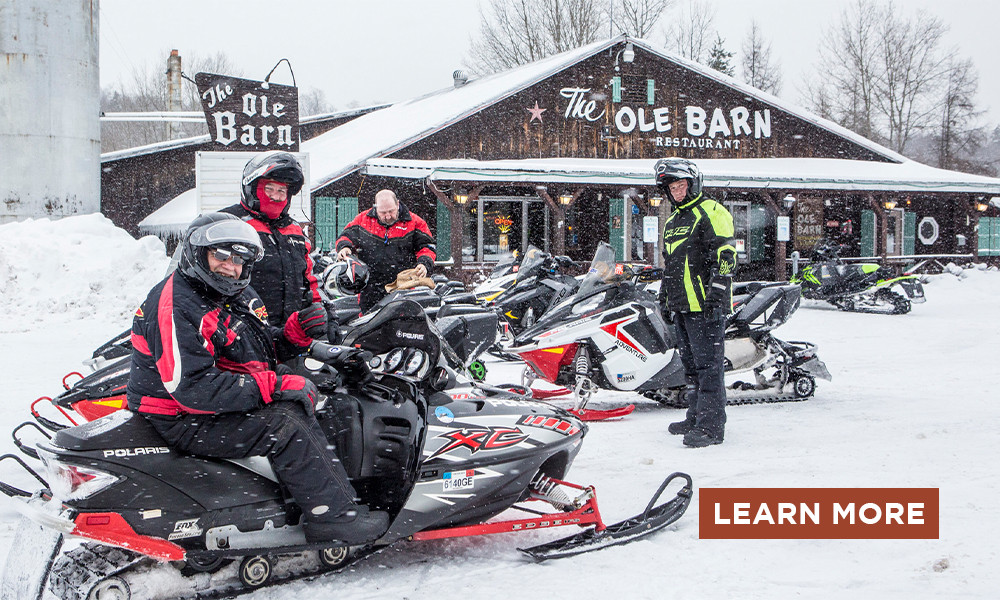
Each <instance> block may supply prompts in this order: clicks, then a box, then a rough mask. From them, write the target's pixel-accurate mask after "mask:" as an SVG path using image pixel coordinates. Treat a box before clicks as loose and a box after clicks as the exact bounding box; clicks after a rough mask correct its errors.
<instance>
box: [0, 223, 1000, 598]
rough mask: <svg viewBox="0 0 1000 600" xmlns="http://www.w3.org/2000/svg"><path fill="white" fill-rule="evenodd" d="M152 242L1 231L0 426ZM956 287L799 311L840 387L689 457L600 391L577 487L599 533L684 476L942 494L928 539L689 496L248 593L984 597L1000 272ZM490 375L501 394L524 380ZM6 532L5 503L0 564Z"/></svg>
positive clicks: (659, 428)
mask: <svg viewBox="0 0 1000 600" xmlns="http://www.w3.org/2000/svg"><path fill="white" fill-rule="evenodd" d="M158 244H159V243H158V242H157V241H156V240H153V239H149V238H147V239H144V240H140V241H139V242H136V241H134V240H131V238H128V236H127V235H125V234H124V232H121V231H120V230H117V229H115V228H113V227H112V226H111V225H110V223H109V222H108V221H107V220H106V219H103V218H102V217H100V216H89V217H77V218H73V219H66V220H64V221H61V222H55V223H49V222H47V221H35V222H30V223H21V224H12V225H5V226H3V227H0V306H3V307H4V310H5V311H6V317H7V318H5V319H4V320H3V321H2V322H0V364H2V365H3V367H2V368H3V377H2V381H3V382H4V384H5V393H6V397H7V401H6V410H5V411H4V412H3V414H2V416H0V430H5V431H6V430H9V429H10V428H12V427H13V426H15V425H17V424H18V423H20V422H22V421H23V420H25V418H26V417H27V408H28V405H29V404H30V402H31V401H32V400H34V399H35V398H36V397H38V396H42V395H53V394H56V393H58V390H59V389H60V385H59V381H60V379H61V378H62V376H63V375H64V374H65V373H67V372H69V371H74V370H80V369H81V368H82V365H81V364H80V361H81V360H82V359H83V358H85V357H87V356H89V355H90V352H91V351H92V350H93V348H95V347H96V346H97V345H99V344H100V343H102V342H104V341H106V340H107V339H108V338H109V337H111V335H112V334H115V333H118V332H120V331H122V330H123V329H125V328H126V327H127V326H128V324H129V322H130V318H131V312H132V310H134V306H135V305H136V303H137V302H138V301H139V300H140V299H141V298H142V297H143V296H144V295H145V292H146V291H147V290H148V288H149V287H150V286H151V285H152V284H153V283H155V282H156V281H158V280H159V278H160V277H161V276H162V273H163V269H164V268H165V266H166V264H167V260H166V258H165V257H164V256H162V246H161V245H158ZM961 275H962V276H961V277H959V276H956V275H952V274H946V275H940V276H934V277H932V278H931V280H930V281H929V282H928V283H927V284H926V286H925V289H926V293H927V297H928V301H927V303H926V304H923V305H916V306H914V309H913V312H912V313H910V314H909V315H905V316H883V315H863V314H846V313H842V312H839V311H836V310H832V309H826V308H823V307H822V306H820V305H817V304H812V303H810V304H809V305H808V306H806V307H804V308H802V309H800V310H799V311H798V312H797V313H796V314H795V315H794V317H793V318H792V319H791V321H790V322H789V323H787V324H786V325H785V326H783V327H782V328H781V329H779V330H778V331H777V335H778V337H781V338H783V339H789V340H796V339H798V340H808V341H812V342H815V343H817V344H818V345H819V348H820V356H821V358H822V359H823V360H824V361H825V362H826V364H827V366H828V367H829V369H830V372H831V373H832V374H833V378H834V379H833V381H832V382H825V381H821V382H819V387H818V391H817V395H816V397H815V398H813V399H811V400H809V401H807V402H799V403H786V404H775V405H755V406H741V407H730V408H729V412H728V414H729V424H728V427H727V431H726V443H725V444H723V445H722V446H717V447H711V448H706V449H699V450H692V449H686V448H684V447H683V446H682V444H681V442H680V438H679V437H675V436H670V435H668V434H667V433H666V426H667V423H669V422H670V421H673V420H676V419H677V418H679V417H680V416H681V413H680V411H676V410H669V409H663V408H659V407H657V406H655V405H653V404H652V403H648V402H646V401H642V400H639V399H637V398H635V397H634V396H632V395H628V394H611V393H603V394H601V395H599V396H598V397H597V402H598V404H599V405H603V406H604V407H609V406H612V405H616V404H618V403H620V402H623V401H632V402H636V403H637V404H638V409H637V410H636V412H635V413H633V414H632V415H630V416H629V417H627V418H626V419H624V420H622V421H619V422H608V423H595V424H593V425H592V426H591V428H590V432H589V434H588V435H587V438H586V440H585V442H584V445H583V449H582V451H581V452H580V454H579V456H578V457H577V459H576V463H575V464H574V467H573V469H572V470H571V472H570V477H569V479H571V480H573V481H576V482H579V483H586V484H593V485H595V486H596V488H597V490H598V496H599V499H600V502H601V507H602V513H603V515H604V517H605V520H606V521H607V522H612V521H616V520H619V519H621V518H625V517H628V516H631V515H632V514H634V513H636V512H639V511H640V510H641V509H642V507H643V506H644V505H645V503H646V501H647V499H648V497H649V495H650V494H651V493H652V492H653V491H654V490H655V488H656V487H657V485H658V484H659V482H660V481H661V480H662V478H663V477H664V476H666V475H667V474H669V473H670V472H672V471H676V470H680V471H685V472H687V473H689V474H691V476H692V477H693V478H694V481H695V486H696V488H699V487H938V488H940V500H941V528H940V539H938V540H699V539H698V507H697V495H696V498H695V501H694V502H693V503H692V506H691V508H690V509H689V511H688V513H687V514H686V515H685V516H684V517H683V518H682V519H681V520H680V521H679V522H678V523H676V524H674V525H672V526H671V527H669V528H668V529H667V530H665V531H663V532H660V533H659V534H657V535H656V536H654V537H651V538H649V539H647V540H644V541H640V542H637V543H634V544H630V545H627V546H623V547H618V548H611V549H608V550H604V551H602V552H598V553H593V554H589V555H583V556H579V557H575V558H572V559H566V560H562V561H553V562H550V563H544V564H540V565H536V564H532V563H530V562H529V561H527V560H526V559H524V558H522V557H521V556H520V555H519V553H518V552H517V551H516V548H517V547H518V546H526V545H531V544H534V543H539V542H541V541H545V540H548V539H552V538H555V537H560V536H562V535H566V534H568V533H567V532H564V531H563V532H560V531H558V530H556V531H551V532H536V533H534V534H528V535H526V536H522V535H516V534H504V535H500V536H493V537H489V538H482V539H462V540H450V541H439V542H425V543H422V544H416V543H412V544H401V545H399V546H397V547H394V548H392V549H389V550H388V551H386V552H383V553H382V554H380V555H377V556H375V557H373V558H371V559H369V560H367V561H364V562H362V563H360V564H358V565H356V566H355V567H354V568H353V569H351V570H350V571H349V572H346V573H342V574H340V575H338V576H336V577H332V578H326V579H321V580H318V581H313V582H310V583H308V584H305V583H293V584H289V585H286V586H284V587H280V588H272V589H269V590H267V591H262V592H258V593H257V594H254V595H251V596H248V597H249V598H272V599H279V600H293V599H294V600H298V599H300V598H314V597H336V598H338V599H339V600H347V599H355V598H407V599H418V598H427V599H430V598H438V597H441V596H449V597H456V596H459V595H472V596H474V597H476V598H477V599H478V600H488V599H493V598H496V599H500V598H508V597H511V596H516V597H521V598H605V597H608V596H610V595H612V594H616V595H618V596H619V597H623V598H624V597H627V598H672V597H679V598H680V597H684V598H698V597H719V598H792V597H797V598H841V597H847V596H850V597H854V598H879V599H885V598H900V599H903V598H944V597H949V598H955V597H962V598H995V597H996V589H997V588H998V587H1000V575H998V571H997V569H996V568H995V562H996V560H997V559H998V556H997V555H998V551H997V548H998V546H997V544H996V539H997V538H998V537H1000V525H998V521H997V519H996V508H995V506H996V498H997V496H998V493H1000V471H998V470H997V468H996V466H995V463H994V462H993V460H994V458H995V456H996V454H997V451H998V449H1000V445H998V443H997V442H998V436H997V433H996V429H995V425H994V424H995V423H996V422H997V420H998V417H1000V406H998V403H997V402H996V400H995V399H996V396H997V392H996V389H995V388H994V387H993V386H994V384H995V383H994V379H995V374H996V373H997V368H996V366H995V365H996V358H997V355H998V352H997V348H998V342H1000V320H998V319H997V318H996V317H995V307H996V306H997V298H1000V273H997V272H995V271H983V270H966V271H964V272H962V273H961ZM489 368H490V372H489V377H488V379H489V380H490V381H493V382H497V383H499V382H502V381H514V380H515V379H516V374H517V372H518V368H517V367H515V366H513V365H504V364H501V363H495V364H490V365H489ZM991 373H992V374H993V375H990V374H991ZM6 444H7V447H6V448H4V449H3V450H4V451H11V450H12V448H13V446H12V445H11V444H10V442H6ZM15 523H16V513H14V511H13V510H11V509H10V508H9V507H8V506H7V505H6V504H4V503H0V560H2V559H3V557H4V556H5V555H6V553H7V551H8V546H9V543H8V542H9V541H10V538H11V536H12V533H13V528H14V526H15Z"/></svg>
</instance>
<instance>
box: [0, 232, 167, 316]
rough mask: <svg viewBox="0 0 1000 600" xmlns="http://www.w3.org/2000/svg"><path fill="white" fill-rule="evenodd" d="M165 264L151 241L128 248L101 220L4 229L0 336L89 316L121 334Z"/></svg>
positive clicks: (128, 241) (129, 242) (129, 240)
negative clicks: (115, 326)
mask: <svg viewBox="0 0 1000 600" xmlns="http://www.w3.org/2000/svg"><path fill="white" fill-rule="evenodd" d="M168 263H169V258H168V257H167V255H166V249H165V248H164V246H163V243H162V242H161V241H160V240H159V239H157V238H156V237H153V236H146V237H143V238H142V239H140V240H136V239H134V238H133V237H132V236H130V235H129V234H128V233H127V232H125V230H123V229H120V228H118V227H115V225H114V224H113V223H112V222H111V221H110V220H109V219H107V218H106V217H104V216H103V215H101V214H91V215H82V216H75V217H68V218H65V219H59V220H56V221H50V220H48V219H39V220H30V219H29V220H27V221H23V222H19V223H10V224H7V225H4V226H2V227H0V306H3V307H4V310H5V313H6V314H5V315H4V319H3V322H2V323H0V330H3V331H26V330H28V329H31V328H32V327H33V326H34V325H36V324H38V323H41V322H43V321H44V322H52V321H61V322H73V321H80V320H87V319H91V318H94V317H95V316H96V317H98V318H103V319H107V320H108V321H111V322H115V323H117V322H121V326H122V327H126V326H127V325H128V322H129V320H130V319H131V316H132V313H133V312H134V311H135V308H136V307H137V306H138V305H139V303H140V302H141V301H142V299H143V298H145V296H146V294H147V293H148V292H149V289H150V288H151V287H152V286H153V285H154V284H155V283H156V282H157V281H159V280H160V279H161V278H162V277H163V273H164V272H165V270H166V267H167V265H168Z"/></svg>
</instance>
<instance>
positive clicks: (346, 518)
mask: <svg viewBox="0 0 1000 600" xmlns="http://www.w3.org/2000/svg"><path fill="white" fill-rule="evenodd" d="M305 519H306V520H305V522H304V523H303V524H302V528H303V530H305V534H306V541H307V542H309V543H310V544H317V543H321V542H343V543H345V544H348V545H351V546H357V545H360V544H366V543H368V542H372V541H375V540H377V539H378V538H379V537H380V536H381V535H382V534H383V533H385V532H386V530H387V529H389V513H387V512H385V511H381V510H374V511H369V510H368V507H367V506H362V505H357V504H355V505H351V506H349V507H348V508H347V510H346V511H344V512H343V513H341V514H340V515H337V516H335V517H331V518H323V517H322V516H320V517H317V516H313V515H309V514H307V515H306V516H305Z"/></svg>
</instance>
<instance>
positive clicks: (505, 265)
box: [486, 252, 519, 279]
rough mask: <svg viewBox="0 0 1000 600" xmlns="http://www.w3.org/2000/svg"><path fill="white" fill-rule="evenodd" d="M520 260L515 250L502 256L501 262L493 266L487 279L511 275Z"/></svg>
mask: <svg viewBox="0 0 1000 600" xmlns="http://www.w3.org/2000/svg"><path fill="white" fill-rule="evenodd" d="M518 262H519V260H518V258H517V255H516V254H514V253H513V252H511V253H509V254H506V255H504V256H503V257H501V258H500V262H498V263H497V264H496V266H494V267H493V270H492V271H490V274H489V276H488V277H487V278H486V279H499V278H501V277H503V276H504V275H510V274H511V273H513V272H514V265H516V264H517V263H518Z"/></svg>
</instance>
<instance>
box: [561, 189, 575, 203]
mask: <svg viewBox="0 0 1000 600" xmlns="http://www.w3.org/2000/svg"><path fill="white" fill-rule="evenodd" d="M571 202H573V194H571V193H569V192H563V193H561V194H559V204H562V205H563V206H569V205H570V203H571Z"/></svg>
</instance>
